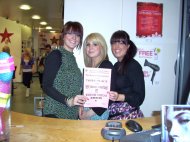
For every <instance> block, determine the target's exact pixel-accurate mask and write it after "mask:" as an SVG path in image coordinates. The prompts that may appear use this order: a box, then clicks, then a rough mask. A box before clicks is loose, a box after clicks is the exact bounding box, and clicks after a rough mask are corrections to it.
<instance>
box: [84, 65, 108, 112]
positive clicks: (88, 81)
mask: <svg viewBox="0 0 190 142" xmlns="http://www.w3.org/2000/svg"><path fill="white" fill-rule="evenodd" d="M110 83H111V69H102V68H85V69H84V88H83V93H84V95H85V96H87V97H88V100H87V101H86V103H85V104H84V107H103V108H108V102H109V93H108V92H109V91H110Z"/></svg>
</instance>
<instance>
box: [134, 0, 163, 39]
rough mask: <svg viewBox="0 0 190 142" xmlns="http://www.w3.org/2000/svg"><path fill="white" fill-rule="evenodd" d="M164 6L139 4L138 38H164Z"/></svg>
mask: <svg viewBox="0 0 190 142" xmlns="http://www.w3.org/2000/svg"><path fill="white" fill-rule="evenodd" d="M162 18H163V4H156V3H145V2H138V3H137V25H136V26H137V27H136V28H137V32H136V35H137V36H138V37H161V36H162Z"/></svg>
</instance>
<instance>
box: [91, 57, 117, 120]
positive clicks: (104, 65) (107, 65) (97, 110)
mask: <svg viewBox="0 0 190 142" xmlns="http://www.w3.org/2000/svg"><path fill="white" fill-rule="evenodd" d="M99 68H108V69H113V64H112V63H111V62H110V61H109V60H104V61H103V62H102V63H101V64H100V66H99ZM113 75H114V74H113V73H112V77H111V86H110V89H111V90H114V86H115V85H114V79H113V78H114V76H113ZM110 103H112V101H111V100H110V101H109V104H110ZM92 110H93V111H94V112H95V113H96V114H97V115H99V116H101V115H102V114H103V113H104V112H105V111H106V110H107V109H106V108H102V107H93V108H92Z"/></svg>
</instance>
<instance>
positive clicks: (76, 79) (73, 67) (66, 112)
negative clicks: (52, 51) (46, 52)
mask: <svg viewBox="0 0 190 142" xmlns="http://www.w3.org/2000/svg"><path fill="white" fill-rule="evenodd" d="M59 51H60V52H61V57H62V58H61V60H62V64H61V66H60V68H59V70H58V72H57V74H56V77H55V79H54V81H53V88H55V89H56V90H57V91H58V92H59V93H60V95H63V96H64V97H65V98H67V97H74V96H76V95H79V94H81V86H82V74H81V71H80V69H79V68H78V65H77V63H76V59H75V57H74V55H73V53H72V52H69V51H67V50H65V49H64V48H61V49H59ZM52 70H53V68H52ZM44 114H54V115H55V116H56V117H58V118H64V119H78V107H77V106H74V107H68V106H67V105H66V104H65V103H61V102H59V101H56V100H55V99H53V98H52V97H50V96H49V95H48V92H46V96H45V103H44Z"/></svg>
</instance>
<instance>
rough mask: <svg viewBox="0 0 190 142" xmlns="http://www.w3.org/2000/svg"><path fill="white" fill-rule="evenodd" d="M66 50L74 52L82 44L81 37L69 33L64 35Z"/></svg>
mask: <svg viewBox="0 0 190 142" xmlns="http://www.w3.org/2000/svg"><path fill="white" fill-rule="evenodd" d="M63 40H64V48H65V49H66V50H68V51H70V52H73V50H74V48H75V47H77V46H78V45H79V43H80V36H79V35H77V34H74V33H67V34H65V35H64V38H63Z"/></svg>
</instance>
